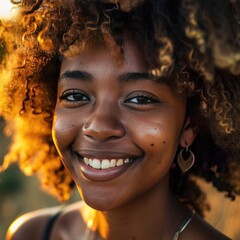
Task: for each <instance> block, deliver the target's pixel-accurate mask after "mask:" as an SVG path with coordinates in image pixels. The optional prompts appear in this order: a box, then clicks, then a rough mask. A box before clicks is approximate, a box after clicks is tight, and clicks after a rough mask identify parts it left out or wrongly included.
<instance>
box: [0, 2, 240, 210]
mask: <svg viewBox="0 0 240 240" xmlns="http://www.w3.org/2000/svg"><path fill="white" fill-rule="evenodd" d="M17 4H18V5H19V8H20V11H19V14H18V16H17V17H16V18H15V19H12V20H11V21H6V20H1V21H0V53H1V55H2V57H1V58H0V60H1V66H0V70H1V73H0V96H1V100H0V105H1V107H0V114H1V115H2V116H3V117H4V118H5V119H6V121H7V129H6V131H7V132H8V133H9V134H13V142H12V145H11V148H10V151H9V153H8V155H7V156H6V157H5V159H4V163H3V165H2V169H4V168H6V167H7V166H8V165H9V164H10V163H12V162H18V164H19V166H20V168H21V169H22V170H23V172H24V173H26V174H28V175H31V174H34V173H36V174H37V175H38V176H39V179H40V182H41V184H42V188H43V189H45V190H46V191H48V192H49V193H50V194H52V195H54V196H56V197H58V199H60V200H63V201H65V200H67V199H68V198H69V196H70V194H71V190H72V188H73V183H72V179H71V178H70V176H69V175H68V173H67V172H66V170H65V169H64V168H63V166H62V164H61V161H60V158H59V156H58V154H57V151H56V149H55V147H54V144H53V141H52V136H51V127H52V120H53V114H54V107H55V102H56V91H57V80H58V74H59V67H60V63H61V56H63V55H64V56H74V55H76V54H78V53H80V52H81V51H82V50H83V49H85V48H86V47H88V46H89V44H94V42H96V41H103V42H105V43H106V45H107V46H108V47H109V51H110V52H111V54H112V55H113V56H115V57H116V59H118V60H119V61H121V57H122V55H123V54H124V53H123V50H122V44H123V37H122V33H123V31H124V29H125V28H126V26H127V28H128V30H129V31H130V32H131V34H132V36H133V38H134V39H135V40H136V41H138V42H139V44H141V46H142V48H143V50H144V53H145V57H146V59H147V61H148V63H149V65H150V66H151V71H150V72H151V74H153V75H154V76H155V77H157V78H165V79H166V81H168V82H169V84H170V85H172V87H173V88H174V89H176V91H178V92H181V93H182V94H186V95H187V96H188V104H187V114H188V115H189V116H190V118H191V125H192V126H193V127H195V128H196V129H197V131H198V135H197V137H196V140H195V141H194V143H193V145H192V146H191V148H192V151H194V153H195V155H196V164H195V165H194V167H193V168H192V169H191V171H190V172H189V173H187V174H185V175H182V174H181V172H180V170H179V169H178V167H176V166H175V165H176V164H174V165H173V168H172V170H171V179H170V184H171V188H172V191H173V192H174V193H175V194H176V195H177V196H178V197H179V199H181V200H182V201H183V202H184V203H185V204H187V205H189V206H190V207H192V208H195V209H196V210H197V211H198V212H199V213H203V211H204V210H205V209H206V208H207V203H206V199H205V196H204V193H203V192H202V190H201V188H200V187H199V185H198V184H197V182H196V177H199V178H202V179H205V180H206V181H208V182H211V183H212V184H213V185H214V186H215V187H216V188H217V189H218V190H219V191H223V192H225V193H226V196H228V197H230V198H231V199H234V198H235V196H237V195H239V194H240V162H239V154H240V118H239V114H240V102H239V99H240V75H239V74H240V1H239V0H208V1H201V0H181V1H180V0H145V1H143V0H135V1H130V0H102V1H93V0H81V1H80V0H37V1H35V0H22V1H21V2H20V3H17ZM4 50H6V51H4ZM4 52H7V54H6V53H5V54H3V53H4Z"/></svg>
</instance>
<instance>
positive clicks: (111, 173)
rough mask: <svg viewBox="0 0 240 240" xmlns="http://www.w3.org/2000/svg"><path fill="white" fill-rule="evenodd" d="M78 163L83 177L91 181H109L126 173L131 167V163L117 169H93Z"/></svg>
mask: <svg viewBox="0 0 240 240" xmlns="http://www.w3.org/2000/svg"><path fill="white" fill-rule="evenodd" d="M79 163H80V170H81V172H82V174H83V176H84V177H85V178H87V179H88V180H91V181H110V180H112V179H114V178H116V177H118V176H120V175H121V174H123V173H124V172H126V171H127V170H128V169H129V168H130V166H131V165H132V164H131V163H128V164H123V165H122V166H118V167H111V168H107V169H95V168H93V167H91V166H89V165H86V164H85V163H83V162H82V161H81V160H80V161H79Z"/></svg>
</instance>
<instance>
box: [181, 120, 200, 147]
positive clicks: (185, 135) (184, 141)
mask: <svg viewBox="0 0 240 240" xmlns="http://www.w3.org/2000/svg"><path fill="white" fill-rule="evenodd" d="M196 136H197V129H196V128H195V127H194V126H192V125H191V121H190V118H189V117H188V118H187V119H186V121H185V124H184V127H183V130H182V135H181V138H180V145H181V147H183V148H185V147H186V146H191V145H192V143H193V141H194V139H195V137H196Z"/></svg>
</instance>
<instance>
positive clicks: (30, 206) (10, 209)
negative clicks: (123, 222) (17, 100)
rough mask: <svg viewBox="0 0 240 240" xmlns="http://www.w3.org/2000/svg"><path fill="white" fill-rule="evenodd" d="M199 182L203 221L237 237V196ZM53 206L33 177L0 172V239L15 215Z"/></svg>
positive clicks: (1, 146)
mask: <svg viewBox="0 0 240 240" xmlns="http://www.w3.org/2000/svg"><path fill="white" fill-rule="evenodd" d="M3 126H4V123H3V121H2V120H1V119H0V164H1V163H2V161H3V156H4V154H5V153H6V152H7V149H8V146H9V142H10V141H9V139H8V138H6V137H5V136H4V134H3ZM201 184H202V185H203V187H204V189H205V190H206V191H207V192H208V198H209V202H210V204H211V206H212V210H211V212H209V213H207V216H206V217H207V221H208V222H210V223H211V224H212V225H213V226H214V227H215V228H217V229H219V230H220V231H221V232H223V233H225V234H226V235H227V236H229V237H231V238H232V239H234V240H240V199H239V198H238V199H237V200H236V201H234V202H231V201H230V200H228V199H225V198H224V195H223V194H219V193H217V192H216V191H215V190H214V189H213V188H212V187H211V186H209V185H208V184H206V183H201ZM77 200H79V196H78V193H77V191H75V192H74V194H73V197H72V198H71V199H70V201H69V203H71V202H74V201H77ZM55 205H59V202H58V201H57V200H55V199H53V198H52V197H50V196H48V195H47V194H46V193H44V192H42V191H41V190H40V185H39V183H38V179H37V178H36V177H34V176H33V177H26V176H24V175H23V174H22V173H21V172H20V170H19V169H18V167H17V166H16V165H12V166H10V167H9V169H7V170H6V171H5V172H2V173H0V240H2V239H4V237H5V234H6V231H7V228H8V227H9V225H10V223H11V222H12V221H13V220H14V219H15V218H16V217H18V216H20V215H22V214H23V213H26V212H29V211H32V210H36V209H39V208H44V207H50V206H55ZM193 240H194V239H193ZM208 240H210V239H208Z"/></svg>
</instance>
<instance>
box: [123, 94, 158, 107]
mask: <svg viewBox="0 0 240 240" xmlns="http://www.w3.org/2000/svg"><path fill="white" fill-rule="evenodd" d="M133 99H137V101H132V100H133ZM125 102H126V103H130V104H137V105H149V104H154V103H158V102H159V101H158V100H157V99H156V98H154V97H153V96H149V95H148V94H144V93H139V94H138V95H137V96H133V97H130V98H128V99H127V100H126V101H125Z"/></svg>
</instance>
